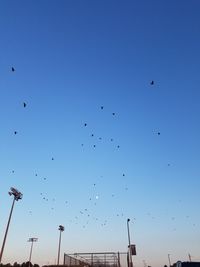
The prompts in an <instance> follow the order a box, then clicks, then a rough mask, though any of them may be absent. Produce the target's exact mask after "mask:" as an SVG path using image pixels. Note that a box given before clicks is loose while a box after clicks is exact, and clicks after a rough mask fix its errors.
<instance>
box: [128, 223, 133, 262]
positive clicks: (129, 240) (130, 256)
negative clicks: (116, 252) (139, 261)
mask: <svg viewBox="0 0 200 267" xmlns="http://www.w3.org/2000/svg"><path fill="white" fill-rule="evenodd" d="M129 222H130V219H127V231H128V244H129V258H130V266H129V267H133V260H132V254H131V238H130V231H129Z"/></svg>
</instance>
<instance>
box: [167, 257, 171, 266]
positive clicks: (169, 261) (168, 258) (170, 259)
mask: <svg viewBox="0 0 200 267" xmlns="http://www.w3.org/2000/svg"><path fill="white" fill-rule="evenodd" d="M168 260H169V267H170V266H171V259H170V254H168Z"/></svg>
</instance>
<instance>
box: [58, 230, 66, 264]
mask: <svg viewBox="0 0 200 267" xmlns="http://www.w3.org/2000/svg"><path fill="white" fill-rule="evenodd" d="M58 230H59V231H60V235H59V243H58V260H57V265H59V262H60V244H61V233H62V232H63V231H64V230H65V227H64V226H62V225H59V228H58Z"/></svg>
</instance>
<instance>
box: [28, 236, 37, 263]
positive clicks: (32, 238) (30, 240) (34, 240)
mask: <svg viewBox="0 0 200 267" xmlns="http://www.w3.org/2000/svg"><path fill="white" fill-rule="evenodd" d="M37 241H38V238H36V237H31V238H29V239H28V242H31V250H30V255H29V267H30V266H31V257H32V251H33V242H37Z"/></svg>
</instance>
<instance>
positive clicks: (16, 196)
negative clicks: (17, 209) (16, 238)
mask: <svg viewBox="0 0 200 267" xmlns="http://www.w3.org/2000/svg"><path fill="white" fill-rule="evenodd" d="M8 194H9V195H10V196H12V195H13V196H14V199H13V203H12V207H11V210H10V215H9V219H8V223H7V227H6V232H5V235H4V239H3V244H2V247H1V252H0V263H1V260H2V256H3V251H4V247H5V243H6V237H7V234H8V229H9V225H10V220H11V217H12V212H13V208H14V204H15V200H16V201H18V200H19V199H22V196H23V194H22V193H21V192H19V191H18V190H17V189H15V188H13V187H11V188H10V191H9V192H8Z"/></svg>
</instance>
